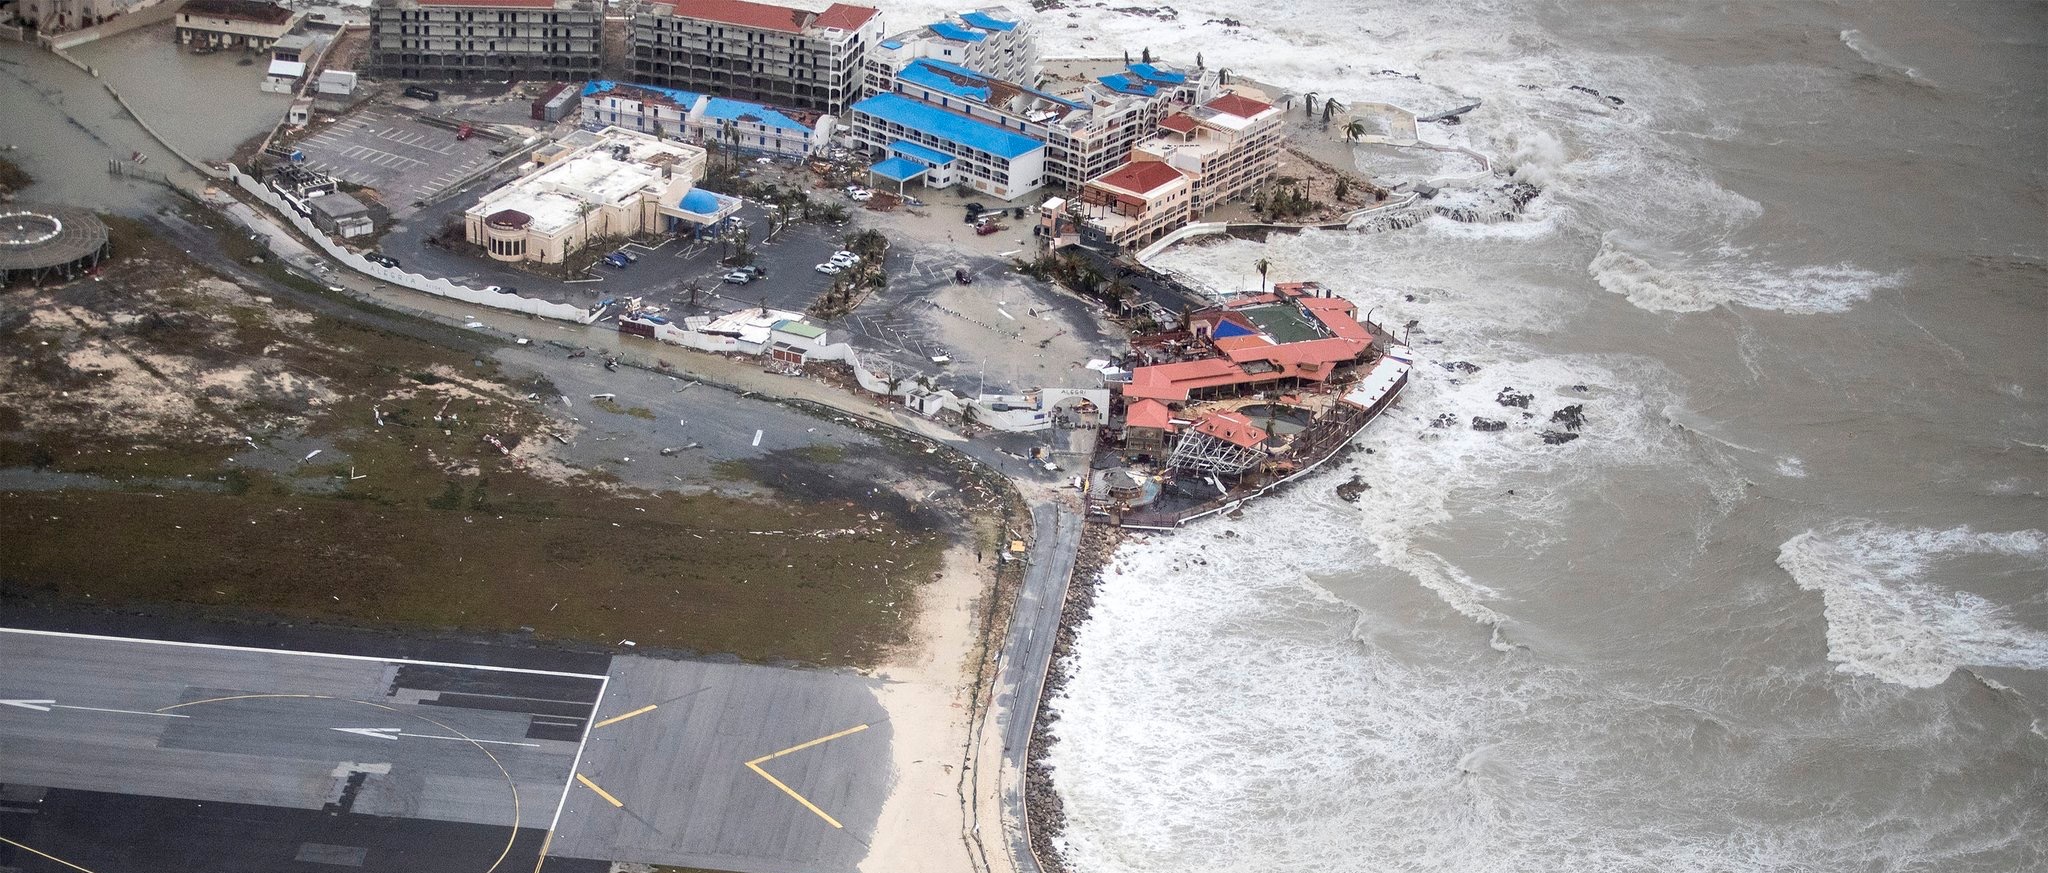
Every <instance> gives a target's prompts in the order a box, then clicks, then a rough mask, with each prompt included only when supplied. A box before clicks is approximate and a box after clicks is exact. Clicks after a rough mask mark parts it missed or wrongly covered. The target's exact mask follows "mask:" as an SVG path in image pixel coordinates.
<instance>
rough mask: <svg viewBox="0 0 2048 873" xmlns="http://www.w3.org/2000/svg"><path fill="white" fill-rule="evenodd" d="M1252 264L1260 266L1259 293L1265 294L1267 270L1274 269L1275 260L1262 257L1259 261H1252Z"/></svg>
mask: <svg viewBox="0 0 2048 873" xmlns="http://www.w3.org/2000/svg"><path fill="white" fill-rule="evenodd" d="M1252 266H1253V267H1256V268H1258V271H1259V293H1260V294H1264V293H1266V271H1267V270H1269V269H1272V267H1273V261H1272V259H1270V258H1260V259H1258V260H1257V261H1254V262H1253V263H1252Z"/></svg>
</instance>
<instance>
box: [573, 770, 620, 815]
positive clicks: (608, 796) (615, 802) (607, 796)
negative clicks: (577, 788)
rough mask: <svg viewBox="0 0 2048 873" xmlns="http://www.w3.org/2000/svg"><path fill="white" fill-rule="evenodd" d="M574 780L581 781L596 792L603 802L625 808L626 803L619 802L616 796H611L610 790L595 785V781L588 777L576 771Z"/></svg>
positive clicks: (584, 785)
mask: <svg viewBox="0 0 2048 873" xmlns="http://www.w3.org/2000/svg"><path fill="white" fill-rule="evenodd" d="M576 781H578V782H581V783H583V787H585V788H588V789H590V790H592V791H595V792H597V796H599V797H602V798H604V802H606V803H609V804H611V805H613V806H616V807H618V808H620V809H625V808H626V805H625V804H623V803H620V802H619V799H618V798H616V797H613V796H612V793H611V792H609V791H606V790H604V789H602V788H599V787H597V783H595V782H592V781H590V777H588V776H585V775H583V774H581V773H578V774H576Z"/></svg>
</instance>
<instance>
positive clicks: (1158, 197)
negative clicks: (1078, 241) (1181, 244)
mask: <svg viewBox="0 0 2048 873" xmlns="http://www.w3.org/2000/svg"><path fill="white" fill-rule="evenodd" d="M1079 202H1080V206H1079V207H1078V208H1079V209H1080V213H1081V214H1080V218H1081V228H1082V230H1081V236H1082V238H1083V239H1084V240H1087V239H1088V238H1089V237H1091V236H1093V237H1096V239H1095V240H1094V242H1097V243H1108V244H1110V245H1114V246H1122V247H1138V246H1143V245H1144V244H1146V243H1149V242H1151V241H1153V240H1156V239H1158V238H1160V237H1162V236H1165V235H1166V233H1167V231H1170V230H1173V229H1174V228H1177V227H1180V226H1181V225H1184V224H1187V223H1188V218H1189V216H1190V215H1191V214H1192V211H1193V206H1194V182H1193V181H1192V180H1190V179H1189V178H1188V177H1187V175H1186V174H1184V173H1182V172H1181V171H1179V170H1176V169H1174V168H1173V167H1171V166H1168V165H1166V164H1162V163H1159V162H1158V161H1136V162H1133V163H1128V164H1125V165H1123V166H1121V167H1118V168H1116V169H1115V170H1111V171H1110V172H1108V173H1104V174H1103V175H1102V176H1100V177H1098V178H1095V179H1091V180H1089V182H1088V184H1087V185H1086V186H1084V187H1082V189H1081V198H1080V201H1079Z"/></svg>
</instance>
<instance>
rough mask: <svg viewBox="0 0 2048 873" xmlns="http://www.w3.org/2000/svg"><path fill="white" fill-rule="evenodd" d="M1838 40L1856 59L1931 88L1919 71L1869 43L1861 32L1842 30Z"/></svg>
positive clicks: (1868, 39)
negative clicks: (1853, 53) (1858, 58)
mask: <svg viewBox="0 0 2048 873" xmlns="http://www.w3.org/2000/svg"><path fill="white" fill-rule="evenodd" d="M1840 38H1841V40H1842V44H1843V45H1845V46H1848V47H1849V50H1850V51H1853V52H1855V53H1856V56H1857V57H1860V58H1862V59H1864V60H1866V61H1869V62H1870V63H1871V64H1872V65H1873V66H1877V67H1882V68H1884V69H1885V70H1887V71H1890V72H1893V73H1897V74H1899V75H1901V76H1905V77H1906V78H1907V79H1909V80H1911V81H1914V82H1917V83H1919V84H1922V85H1929V86H1932V85H1933V84H1934V83H1933V82H1932V81H1930V80H1929V79H1928V78H1927V77H1926V76H1924V75H1921V73H1920V71H1919V70H1917V69H1915V68H1913V67H1909V66H1907V65H1905V64H1904V63H1902V62H1900V61H1899V59H1897V58H1894V57H1892V56H1891V53H1890V52H1887V51H1885V50H1884V49H1882V48H1879V47H1878V46H1877V44H1876V43H1874V42H1871V41H1870V38H1869V37H1867V36H1864V35H1863V31H1861V30H1857V29H1855V28H1853V27H1852V28H1850V29H1848V30H1844V31H1842V32H1841V34H1840Z"/></svg>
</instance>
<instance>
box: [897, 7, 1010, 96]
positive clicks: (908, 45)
mask: <svg viewBox="0 0 2048 873" xmlns="http://www.w3.org/2000/svg"><path fill="white" fill-rule="evenodd" d="M919 59H930V60H934V61H944V62H946V63H949V64H957V65H959V66H962V67H967V68H969V69H972V70H975V71H977V72H980V73H982V74H984V75H987V76H989V77H990V78H994V79H1001V80H1004V81H1009V82H1024V83H1035V82H1037V81H1038V41H1037V37H1036V35H1035V33H1034V32H1033V30H1032V26H1031V22H1030V20H1029V19H1027V18H1025V17H1024V16H1022V15H1020V14H1018V13H1017V12H1015V11H1012V10H1011V9H1009V8H1007V7H1003V6H992V7H988V8H985V9H976V10H972V11H968V12H962V13H959V14H957V15H954V16H952V17H950V18H947V19H945V20H943V21H934V22H932V23H930V24H927V25H924V26H922V27H918V28H915V29H912V30H907V31H904V32H902V33H899V34H896V35H894V36H891V37H889V38H888V39H885V40H882V41H881V42H879V43H877V44H876V45H875V48H874V50H873V51H872V52H870V53H869V54H868V61H867V90H868V93H870V94H880V93H883V92H887V91H894V90H896V76H897V74H898V73H900V72H902V71H903V68H905V67H907V66H909V65H910V64H911V63H913V62H915V61H917V60H919Z"/></svg>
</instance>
